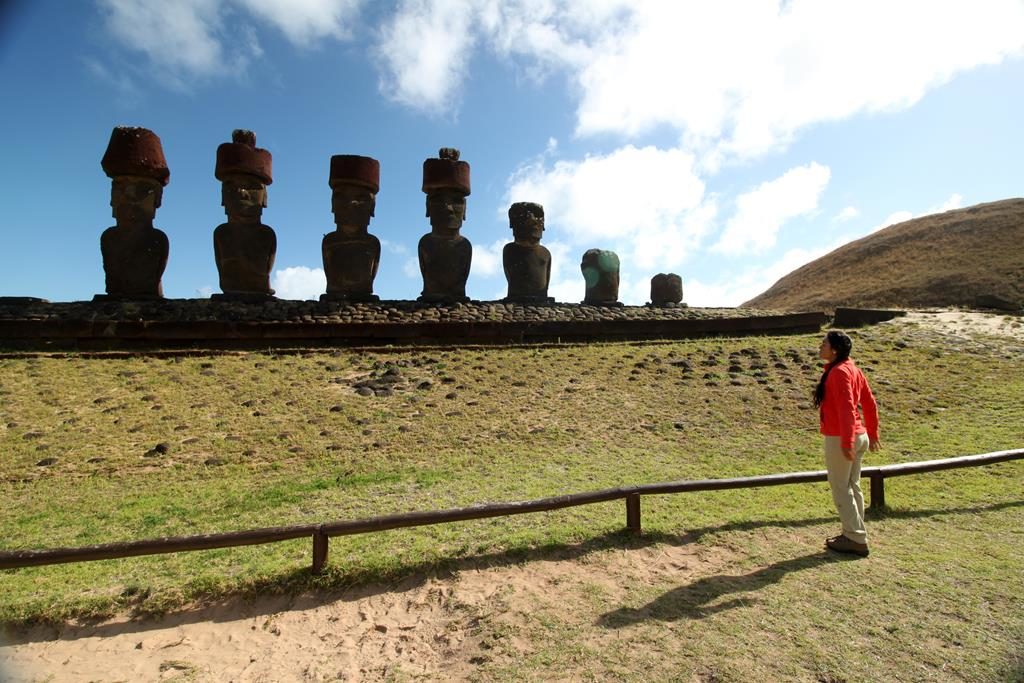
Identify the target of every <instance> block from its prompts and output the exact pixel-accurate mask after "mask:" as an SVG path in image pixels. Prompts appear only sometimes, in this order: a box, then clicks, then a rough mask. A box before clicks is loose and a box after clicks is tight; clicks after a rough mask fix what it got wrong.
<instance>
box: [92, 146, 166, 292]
mask: <svg viewBox="0 0 1024 683" xmlns="http://www.w3.org/2000/svg"><path fill="white" fill-rule="evenodd" d="M100 165H101V166H102V167H103V171H104V173H106V174H107V176H108V177H109V178H110V179H111V188H110V206H111V208H112V213H113V216H114V220H115V221H116V224H115V225H114V226H113V227H110V228H107V229H106V230H104V231H103V234H102V235H101V236H100V252H101V253H102V255H103V272H104V274H105V277H106V294H105V295H103V294H97V295H96V297H94V298H95V299H97V300H102V299H108V298H109V299H159V298H162V297H163V294H164V293H163V285H162V283H161V278H162V277H163V274H164V269H165V268H166V267H167V257H168V254H169V252H170V243H169V242H168V240H167V235H165V234H164V233H163V231H161V230H159V229H157V228H155V227H153V219H154V218H155V217H156V210H157V209H158V208H160V203H161V200H162V198H163V189H164V187H165V186H166V185H167V183H168V181H169V180H170V177H171V172H170V170H169V169H168V168H167V161H166V159H164V150H163V146H162V145H161V144H160V138H159V137H157V135H156V133H154V132H153V131H151V130H148V129H146V128H134V127H129V126H118V127H116V128H114V130H113V131H112V132H111V134H110V142H109V143H107V150H106V153H104V155H103V159H102V161H101V162H100Z"/></svg>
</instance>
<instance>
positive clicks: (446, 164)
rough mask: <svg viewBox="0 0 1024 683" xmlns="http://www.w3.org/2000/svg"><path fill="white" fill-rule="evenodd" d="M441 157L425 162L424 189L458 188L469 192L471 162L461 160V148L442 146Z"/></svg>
mask: <svg viewBox="0 0 1024 683" xmlns="http://www.w3.org/2000/svg"><path fill="white" fill-rule="evenodd" d="M437 156H439V157H440V158H439V159H427V160H425V161H424V162H423V191H424V192H432V191H433V190H458V191H459V192H462V193H463V194H469V164H467V163H466V162H465V161H459V150H457V149H454V148H452V147H442V148H441V149H440V151H439V152H438V153H437Z"/></svg>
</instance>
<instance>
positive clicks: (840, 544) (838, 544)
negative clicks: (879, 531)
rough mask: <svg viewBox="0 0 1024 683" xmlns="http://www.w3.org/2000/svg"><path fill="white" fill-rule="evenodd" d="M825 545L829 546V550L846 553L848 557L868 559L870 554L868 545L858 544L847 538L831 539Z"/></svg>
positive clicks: (837, 537)
mask: <svg viewBox="0 0 1024 683" xmlns="http://www.w3.org/2000/svg"><path fill="white" fill-rule="evenodd" d="M825 545H826V546H828V549H829V550H834V551H836V552H837V553H846V554H847V555H858V556H860V557H867V556H868V553H869V552H870V551H869V550H868V545H867V543H857V541H851V540H850V539H848V538H847V537H846V536H836V537H835V538H830V539H828V540H826V541H825Z"/></svg>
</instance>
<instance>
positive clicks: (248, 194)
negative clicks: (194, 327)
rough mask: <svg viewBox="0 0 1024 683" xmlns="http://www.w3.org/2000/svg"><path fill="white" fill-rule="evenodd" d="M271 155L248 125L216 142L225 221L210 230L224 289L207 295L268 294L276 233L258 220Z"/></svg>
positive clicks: (246, 297)
mask: <svg viewBox="0 0 1024 683" xmlns="http://www.w3.org/2000/svg"><path fill="white" fill-rule="evenodd" d="M272 163H273V158H272V156H271V154H270V152H268V151H267V150H265V149H260V148H259V147H257V146H256V134H255V133H253V132H252V131H251V130H235V131H234V132H232V133H231V142H225V143H223V144H221V145H220V146H219V147H217V164H216V166H215V168H214V176H215V177H216V178H217V180H219V181H221V194H220V196H221V206H223V207H224V213H225V214H227V217H228V222H227V223H222V224H220V225H218V226H217V228H216V229H215V230H214V231H213V256H214V259H216V261H217V272H218V273H219V274H220V288H221V290H222V291H223V292H224V293H223V294H214V295H213V296H212V297H211V298H212V299H225V300H229V301H254V302H258V301H266V300H269V299H273V298H274V297H273V294H274V290H273V289H271V288H270V273H271V271H272V270H273V268H274V258H275V257H276V255H277V235H275V234H274V230H273V228H271V227H270V226H269V225H264V224H263V222H262V218H263V209H265V208H266V206H267V185H270V184H271V183H272V182H273V172H272Z"/></svg>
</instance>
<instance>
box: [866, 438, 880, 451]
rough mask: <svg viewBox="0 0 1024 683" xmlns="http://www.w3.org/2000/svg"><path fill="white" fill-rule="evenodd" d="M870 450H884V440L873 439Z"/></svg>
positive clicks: (869, 446) (869, 445)
mask: <svg viewBox="0 0 1024 683" xmlns="http://www.w3.org/2000/svg"><path fill="white" fill-rule="evenodd" d="M868 450H870V451H872V452H874V451H880V450H882V440H881V439H872V440H871V443H870V444H868Z"/></svg>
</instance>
